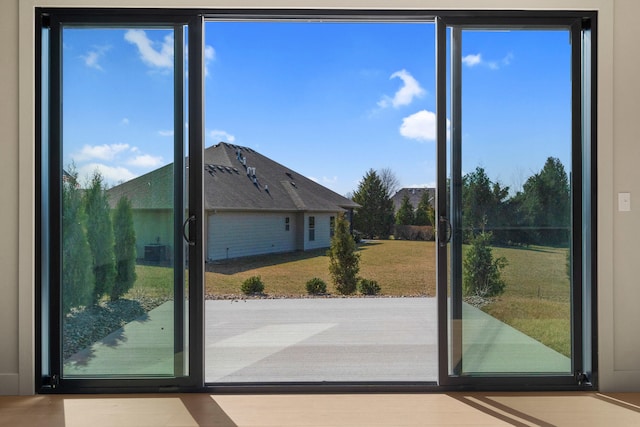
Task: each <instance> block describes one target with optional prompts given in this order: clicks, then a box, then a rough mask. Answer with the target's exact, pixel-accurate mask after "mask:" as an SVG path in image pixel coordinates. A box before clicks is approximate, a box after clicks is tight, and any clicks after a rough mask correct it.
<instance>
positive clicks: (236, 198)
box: [108, 142, 359, 261]
mask: <svg viewBox="0 0 640 427" xmlns="http://www.w3.org/2000/svg"><path fill="white" fill-rule="evenodd" d="M203 176H204V206H205V217H206V223H205V236H206V244H205V251H206V253H205V256H206V259H208V260H220V259H227V258H238V257H244V256H250V255H259V254H267V253H276V252H290V251H296V250H300V251H305V250H309V249H316V248H325V247H329V246H330V241H331V236H332V234H333V226H334V221H335V218H336V216H337V215H338V214H340V213H343V212H348V213H349V214H350V213H351V212H352V210H353V209H355V208H357V207H359V205H358V204H357V203H355V202H353V201H351V200H349V199H347V198H345V197H343V196H341V195H339V194H337V193H335V192H333V191H331V190H329V189H328V188H326V187H324V186H322V185H320V184H318V183H316V182H314V181H312V180H310V179H308V178H305V177H304V176H302V175H300V174H299V173H297V172H295V171H293V170H292V169H290V168H288V167H286V166H283V165H281V164H279V163H277V162H275V161H273V160H271V159H269V158H267V157H265V156H263V155H262V154H260V153H258V152H257V151H255V150H253V149H251V148H247V147H241V146H238V145H232V144H227V143H223V142H221V143H219V144H217V145H214V146H211V147H209V148H207V149H206V150H205V152H204V174H203ZM172 177H173V164H170V165H166V166H164V167H162V168H159V169H156V170H154V171H152V172H149V173H147V174H145V175H142V176H140V177H138V178H135V179H133V180H131V181H128V182H125V183H123V184H121V185H118V186H116V187H113V188H111V189H110V190H108V194H109V199H110V203H111V205H112V206H114V207H115V205H116V203H117V201H118V200H119V199H120V197H121V196H127V197H128V198H129V199H130V200H131V202H132V207H133V211H134V227H135V230H136V239H137V251H138V257H140V258H142V257H143V255H144V256H145V257H152V258H154V259H153V260H157V261H162V260H163V259H168V258H169V257H170V254H171V253H172V250H173V249H172V241H173V226H172V224H173V222H172V219H171V218H172V217H171V215H172V194H173V188H172V185H173V184H172V183H173V179H172ZM162 248H166V249H162Z"/></svg>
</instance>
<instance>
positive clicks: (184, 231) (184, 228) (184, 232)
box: [182, 215, 196, 246]
mask: <svg viewBox="0 0 640 427" xmlns="http://www.w3.org/2000/svg"><path fill="white" fill-rule="evenodd" d="M195 220H196V216H195V215H191V216H190V217H189V218H187V220H186V221H185V222H184V224H182V237H184V241H185V242H187V243H188V244H189V246H195V245H196V242H194V241H193V240H191V238H190V237H189V236H187V225H189V224H190V223H192V222H195ZM189 229H191V227H189ZM189 231H191V230H189ZM189 235H191V232H189Z"/></svg>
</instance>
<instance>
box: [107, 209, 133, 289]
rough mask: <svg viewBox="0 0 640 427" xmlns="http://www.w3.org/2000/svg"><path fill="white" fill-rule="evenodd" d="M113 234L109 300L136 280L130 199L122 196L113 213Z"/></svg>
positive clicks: (130, 286)
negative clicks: (112, 275)
mask: <svg viewBox="0 0 640 427" xmlns="http://www.w3.org/2000/svg"><path fill="white" fill-rule="evenodd" d="M113 234H114V237H115V244H114V252H115V261H116V276H115V280H114V283H113V290H112V291H111V301H115V300H117V299H119V298H120V297H122V295H124V294H125V293H127V291H129V289H131V288H132V287H133V283H134V282H135V281H136V233H135V230H134V228H133V212H132V210H131V201H130V200H129V199H128V198H127V197H125V196H122V197H121V198H120V200H118V205H117V206H116V210H115V212H114V213H113Z"/></svg>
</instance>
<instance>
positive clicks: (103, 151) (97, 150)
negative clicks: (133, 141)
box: [75, 144, 131, 162]
mask: <svg viewBox="0 0 640 427" xmlns="http://www.w3.org/2000/svg"><path fill="white" fill-rule="evenodd" d="M130 149H131V147H130V146H129V144H103V145H85V146H83V147H82V149H81V150H80V153H78V154H77V155H76V156H75V160H76V161H80V162H82V161H86V160H92V159H100V160H113V159H114V158H115V157H116V155H118V154H119V153H122V152H123V151H127V150H130Z"/></svg>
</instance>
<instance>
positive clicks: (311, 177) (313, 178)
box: [307, 176, 320, 183]
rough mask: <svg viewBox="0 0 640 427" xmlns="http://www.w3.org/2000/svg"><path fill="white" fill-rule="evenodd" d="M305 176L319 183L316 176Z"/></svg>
mask: <svg viewBox="0 0 640 427" xmlns="http://www.w3.org/2000/svg"><path fill="white" fill-rule="evenodd" d="M307 178H309V179H310V180H311V181H313V182H317V183H320V180H319V179H318V178H316V177H315V176H308V177H307Z"/></svg>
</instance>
